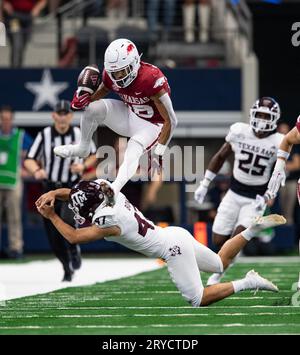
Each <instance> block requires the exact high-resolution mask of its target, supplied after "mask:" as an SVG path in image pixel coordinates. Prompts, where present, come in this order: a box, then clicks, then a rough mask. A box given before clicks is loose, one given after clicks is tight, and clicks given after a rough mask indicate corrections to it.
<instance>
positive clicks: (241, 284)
mask: <svg viewBox="0 0 300 355" xmlns="http://www.w3.org/2000/svg"><path fill="white" fill-rule="evenodd" d="M232 286H233V289H234V293H237V292H240V291H244V290H249V289H250V283H249V281H248V280H247V279H246V278H244V279H241V280H236V281H232Z"/></svg>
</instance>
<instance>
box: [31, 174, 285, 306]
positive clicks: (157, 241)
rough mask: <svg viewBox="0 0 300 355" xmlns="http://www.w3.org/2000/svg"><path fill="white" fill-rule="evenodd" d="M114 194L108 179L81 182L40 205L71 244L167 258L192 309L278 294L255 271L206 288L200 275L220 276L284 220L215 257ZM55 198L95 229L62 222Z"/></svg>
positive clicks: (267, 223)
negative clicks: (243, 295)
mask: <svg viewBox="0 0 300 355" xmlns="http://www.w3.org/2000/svg"><path fill="white" fill-rule="evenodd" d="M111 194H113V190H112V189H111V187H110V185H109V184H108V183H107V182H106V181H105V180H101V179H99V180H96V181H81V182H79V183H78V184H77V185H75V187H73V188H72V189H71V190H70V189H58V190H54V191H51V192H48V193H46V194H44V195H42V196H41V197H40V198H39V199H38V200H37V202H36V206H37V208H38V211H39V212H40V213H41V214H42V215H43V216H44V217H45V218H49V219H50V221H51V222H52V223H53V225H54V226H55V227H56V228H57V229H58V231H59V232H60V233H61V234H62V236H63V237H64V238H65V239H66V240H68V241H69V242H70V243H86V242H92V241H95V240H99V239H103V238H104V239H106V240H109V241H114V242H117V243H120V244H122V245H124V246H126V247H127V248H129V249H132V250H134V251H137V252H139V253H142V254H144V255H146V256H149V257H154V258H162V259H164V260H165V261H166V263H167V267H168V271H169V274H170V277H171V279H172V281H173V282H174V283H175V285H176V286H177V288H178V290H179V291H180V293H181V294H182V296H183V297H184V299H185V300H187V301H188V302H189V303H190V304H191V305H192V306H194V307H199V306H206V305H209V304H211V303H213V302H216V301H218V300H221V299H223V298H225V297H228V296H230V295H232V294H233V293H236V292H239V291H242V290H252V289H260V290H267V291H273V292H277V291H278V288H277V287H276V286H275V285H274V284H273V283H272V282H270V281H268V280H266V279H264V278H263V277H261V276H260V275H258V274H257V273H256V272H255V271H254V270H251V271H249V272H248V273H247V274H246V276H245V277H244V278H243V279H241V280H237V281H233V282H226V283H219V284H217V285H213V286H210V287H203V285H202V281H201V275H200V271H205V272H222V271H223V269H224V268H226V267H227V266H228V265H229V264H230V263H231V261H232V259H233V258H234V257H235V256H236V255H237V253H238V252H239V251H240V250H241V249H242V248H243V247H244V246H245V245H246V244H247V243H248V241H249V240H250V239H251V238H252V237H253V236H255V235H256V234H257V233H258V232H259V231H261V230H263V229H265V228H268V227H271V226H273V227H274V226H277V225H280V224H283V223H285V219H284V218H283V217H282V216H279V215H270V216H267V217H259V218H258V219H256V220H255V221H254V222H253V223H252V224H251V225H250V226H248V228H247V229H246V230H244V231H243V232H242V233H240V234H238V235H236V236H235V237H233V238H232V239H230V240H228V241H227V242H226V243H225V244H224V245H223V247H222V249H221V250H220V251H219V254H216V253H214V252H213V251H212V250H210V249H208V248H207V247H206V246H204V245H202V244H200V243H199V242H197V241H196V240H195V239H194V238H193V236H192V235H191V234H190V233H189V232H188V231H187V230H185V229H183V228H180V227H167V228H161V227H158V226H155V225H154V224H153V223H152V222H151V221H149V220H147V219H146V218H145V217H144V216H143V214H142V213H141V212H140V211H139V210H138V209H137V208H136V207H135V206H133V205H132V204H131V203H130V202H129V201H128V200H127V199H126V197H125V196H124V195H123V194H122V193H121V192H120V193H119V194H118V196H117V197H116V198H115V199H114V201H115V203H114V204H111V202H110V201H109V200H108V199H106V196H109V195H111ZM55 199H61V200H65V201H66V200H69V202H70V208H71V209H72V210H73V212H74V213H75V218H76V220H77V221H78V222H79V223H83V222H84V221H89V222H90V223H91V224H92V225H91V226H90V227H85V228H79V229H74V228H73V227H71V226H70V225H68V224H66V223H65V222H63V220H62V219H61V218H60V217H59V216H58V215H57V214H56V213H55V211H54V208H53V205H54V200H55Z"/></svg>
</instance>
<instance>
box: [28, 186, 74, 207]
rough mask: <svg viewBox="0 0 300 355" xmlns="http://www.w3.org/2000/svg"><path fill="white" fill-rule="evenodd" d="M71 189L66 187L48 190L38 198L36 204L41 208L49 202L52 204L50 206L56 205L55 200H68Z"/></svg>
mask: <svg viewBox="0 0 300 355" xmlns="http://www.w3.org/2000/svg"><path fill="white" fill-rule="evenodd" d="M70 191H71V190H70V189H66V188H62V189H57V190H51V191H48V192H46V193H44V194H43V195H41V196H40V197H39V198H38V199H37V200H36V202H35V205H36V207H37V208H39V207H43V206H44V205H48V204H50V206H54V202H55V200H61V201H68V199H69V195H70Z"/></svg>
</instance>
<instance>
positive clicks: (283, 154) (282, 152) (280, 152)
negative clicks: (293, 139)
mask: <svg viewBox="0 0 300 355" xmlns="http://www.w3.org/2000/svg"><path fill="white" fill-rule="evenodd" d="M289 155H290V153H289V152H286V151H285V150H282V149H278V151H277V158H283V159H285V160H287V159H288V157H289Z"/></svg>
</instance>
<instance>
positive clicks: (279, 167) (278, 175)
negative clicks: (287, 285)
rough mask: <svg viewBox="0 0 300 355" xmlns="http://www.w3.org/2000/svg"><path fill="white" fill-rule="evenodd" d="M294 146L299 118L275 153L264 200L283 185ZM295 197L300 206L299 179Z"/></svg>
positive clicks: (299, 133)
mask: <svg viewBox="0 0 300 355" xmlns="http://www.w3.org/2000/svg"><path fill="white" fill-rule="evenodd" d="M294 144H300V116H299V117H298V119H297V122H296V126H295V127H294V128H293V129H292V130H290V131H289V132H288V133H287V134H286V135H285V136H284V138H283V140H282V142H281V144H280V147H279V149H278V152H277V161H276V164H275V167H274V171H273V174H272V177H271V179H270V181H269V184H268V190H267V192H266V194H265V198H266V199H267V198H274V197H275V196H276V195H277V192H278V190H279V189H280V186H283V185H284V182H285V178H286V174H285V164H286V161H287V159H288V157H289V154H290V152H291V150H292V147H293V145H294ZM297 196H298V201H299V204H300V179H299V180H298V186H297ZM299 253H300V240H299ZM298 290H300V273H299V280H298Z"/></svg>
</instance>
